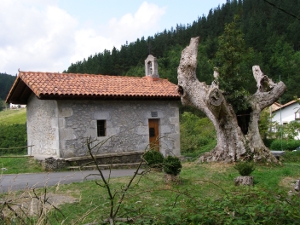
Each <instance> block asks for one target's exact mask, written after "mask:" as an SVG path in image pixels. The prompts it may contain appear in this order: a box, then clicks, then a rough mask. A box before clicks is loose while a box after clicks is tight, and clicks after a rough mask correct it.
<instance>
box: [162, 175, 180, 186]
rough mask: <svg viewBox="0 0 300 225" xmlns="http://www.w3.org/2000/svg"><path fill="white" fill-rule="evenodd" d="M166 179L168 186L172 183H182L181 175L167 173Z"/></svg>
mask: <svg viewBox="0 0 300 225" xmlns="http://www.w3.org/2000/svg"><path fill="white" fill-rule="evenodd" d="M164 179H165V183H167V184H171V183H175V184H180V183H181V180H180V176H179V175H173V174H167V173H165V176H164Z"/></svg>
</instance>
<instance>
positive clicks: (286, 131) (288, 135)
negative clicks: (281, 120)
mask: <svg viewBox="0 0 300 225" xmlns="http://www.w3.org/2000/svg"><path fill="white" fill-rule="evenodd" d="M272 128H273V130H275V132H273V134H272V135H273V137H275V138H278V139H281V138H283V139H286V140H289V139H294V138H296V137H297V136H298V134H299V133H300V123H299V122H298V121H291V122H289V123H287V124H283V125H280V124H278V123H276V122H274V123H273V124H272Z"/></svg>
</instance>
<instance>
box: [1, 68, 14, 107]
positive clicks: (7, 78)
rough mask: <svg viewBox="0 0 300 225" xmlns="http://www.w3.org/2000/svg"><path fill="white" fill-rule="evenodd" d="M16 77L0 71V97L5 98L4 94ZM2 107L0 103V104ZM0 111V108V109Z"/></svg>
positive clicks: (5, 94)
mask: <svg viewBox="0 0 300 225" xmlns="http://www.w3.org/2000/svg"><path fill="white" fill-rule="evenodd" d="M15 79H16V77H14V76H11V75H9V74H6V73H0V99H2V100H4V99H6V96H7V94H8V92H9V90H10V88H11V87H12V85H13V83H14V81H15ZM0 107H2V104H1V105H0ZM0 111H1V110H0Z"/></svg>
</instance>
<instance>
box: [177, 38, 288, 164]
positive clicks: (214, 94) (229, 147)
mask: <svg viewBox="0 0 300 225" xmlns="http://www.w3.org/2000/svg"><path fill="white" fill-rule="evenodd" d="M198 43H199V38H198V37H196V38H192V39H191V42H190V45H189V46H187V47H186V48H185V49H184V50H183V51H182V54H181V59H180V64H179V67H178V91H179V93H180V95H181V102H182V104H183V105H189V106H193V107H196V108H197V109H199V110H201V111H203V112H204V113H205V114H206V116H207V117H208V118H209V119H210V120H211V121H212V123H213V124H214V127H215V129H216V134H217V145H216V147H215V148H214V149H213V150H212V151H211V152H208V153H206V154H204V155H203V156H201V157H200V159H199V161H201V162H211V161H225V162H233V161H236V160H246V159H253V160H254V161H269V162H277V160H276V158H275V157H274V156H273V155H272V154H271V153H270V151H269V149H268V148H267V147H265V145H264V143H263V141H262V139H261V137H260V134H259V130H258V121H259V116H260V112H261V111H262V110H263V109H264V108H265V107H267V106H270V105H271V104H273V103H274V102H275V101H276V100H277V99H278V98H279V97H280V96H281V95H282V94H283V93H284V91H285V89H286V86H285V85H284V83H282V82H279V83H278V84H275V83H273V81H272V80H271V79H269V78H268V77H267V76H265V75H264V74H263V73H262V72H261V70H260V68H259V66H253V75H254V77H255V79H256V82H257V87H258V89H257V92H256V93H255V94H253V95H252V96H250V97H249V99H248V101H249V103H250V105H251V110H250V120H249V124H248V129H247V133H246V134H244V133H243V132H242V130H241V129H240V127H239V125H238V120H237V116H236V114H235V112H234V110H233V108H232V106H231V105H230V104H229V103H228V102H227V101H226V99H225V98H224V96H223V94H222V91H221V90H220V89H219V87H218V82H217V80H215V81H213V83H212V84H211V85H207V84H205V83H203V82H199V81H198V79H197V78H196V67H197V54H198ZM217 76H218V74H217V72H215V77H217Z"/></svg>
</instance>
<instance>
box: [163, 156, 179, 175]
mask: <svg viewBox="0 0 300 225" xmlns="http://www.w3.org/2000/svg"><path fill="white" fill-rule="evenodd" d="M181 168H182V165H181V162H180V159H179V158H177V157H175V156H171V155H169V156H167V157H166V158H165V159H164V162H163V169H164V172H165V173H167V174H172V175H175V176H176V175H178V174H179V173H180V171H181Z"/></svg>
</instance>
